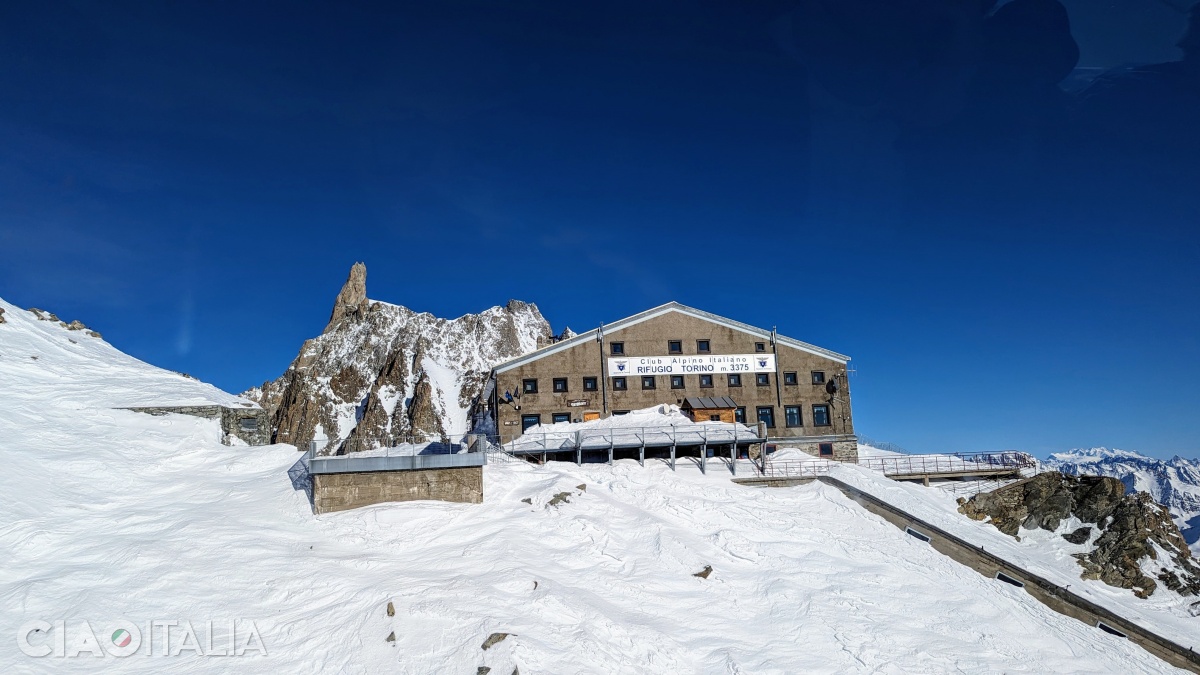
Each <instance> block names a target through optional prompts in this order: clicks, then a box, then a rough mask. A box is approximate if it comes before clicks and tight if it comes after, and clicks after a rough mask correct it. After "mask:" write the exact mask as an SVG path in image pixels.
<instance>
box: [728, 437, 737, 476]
mask: <svg viewBox="0 0 1200 675" xmlns="http://www.w3.org/2000/svg"><path fill="white" fill-rule="evenodd" d="M729 467H730V469H731V470H732V471H733V475H735V476H736V475H737V443H734V444H733V445H732V446H730V447H729Z"/></svg>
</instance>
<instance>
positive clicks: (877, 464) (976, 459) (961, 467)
mask: <svg viewBox="0 0 1200 675" xmlns="http://www.w3.org/2000/svg"><path fill="white" fill-rule="evenodd" d="M858 464H859V466H865V467H867V468H868V469H875V470H876V471H880V472H882V473H883V475H885V476H888V477H896V476H921V475H932V474H954V473H967V474H969V473H972V472H976V471H978V472H980V473H981V475H984V474H994V473H1002V472H1007V471H1019V470H1021V469H1029V468H1034V467H1036V466H1037V460H1035V459H1034V458H1033V457H1032V456H1031V455H1028V454H1026V453H1024V452H1012V451H1009V452H958V453H954V454H930V455H896V456H892V457H866V458H862V459H859V460H858Z"/></svg>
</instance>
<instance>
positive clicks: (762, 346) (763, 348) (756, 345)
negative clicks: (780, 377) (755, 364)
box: [754, 342, 767, 353]
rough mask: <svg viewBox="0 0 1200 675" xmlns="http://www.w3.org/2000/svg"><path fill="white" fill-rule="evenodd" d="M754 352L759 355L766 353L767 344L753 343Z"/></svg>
mask: <svg viewBox="0 0 1200 675" xmlns="http://www.w3.org/2000/svg"><path fill="white" fill-rule="evenodd" d="M754 351H756V352H760V353H761V352H765V351H767V343H765V342H755V343H754Z"/></svg>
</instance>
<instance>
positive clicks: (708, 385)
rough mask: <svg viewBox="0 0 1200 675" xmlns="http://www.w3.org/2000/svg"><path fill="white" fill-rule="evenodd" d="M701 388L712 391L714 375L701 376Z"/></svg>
mask: <svg viewBox="0 0 1200 675" xmlns="http://www.w3.org/2000/svg"><path fill="white" fill-rule="evenodd" d="M700 388H701V389H712V375H701V376H700Z"/></svg>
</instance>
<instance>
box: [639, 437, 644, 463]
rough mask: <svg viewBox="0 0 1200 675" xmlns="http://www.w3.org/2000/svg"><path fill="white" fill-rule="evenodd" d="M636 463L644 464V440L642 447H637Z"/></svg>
mask: <svg viewBox="0 0 1200 675" xmlns="http://www.w3.org/2000/svg"><path fill="white" fill-rule="evenodd" d="M638 464H640V465H642V466H646V442H645V441H644V440H643V441H642V447H640V448H638Z"/></svg>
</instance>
